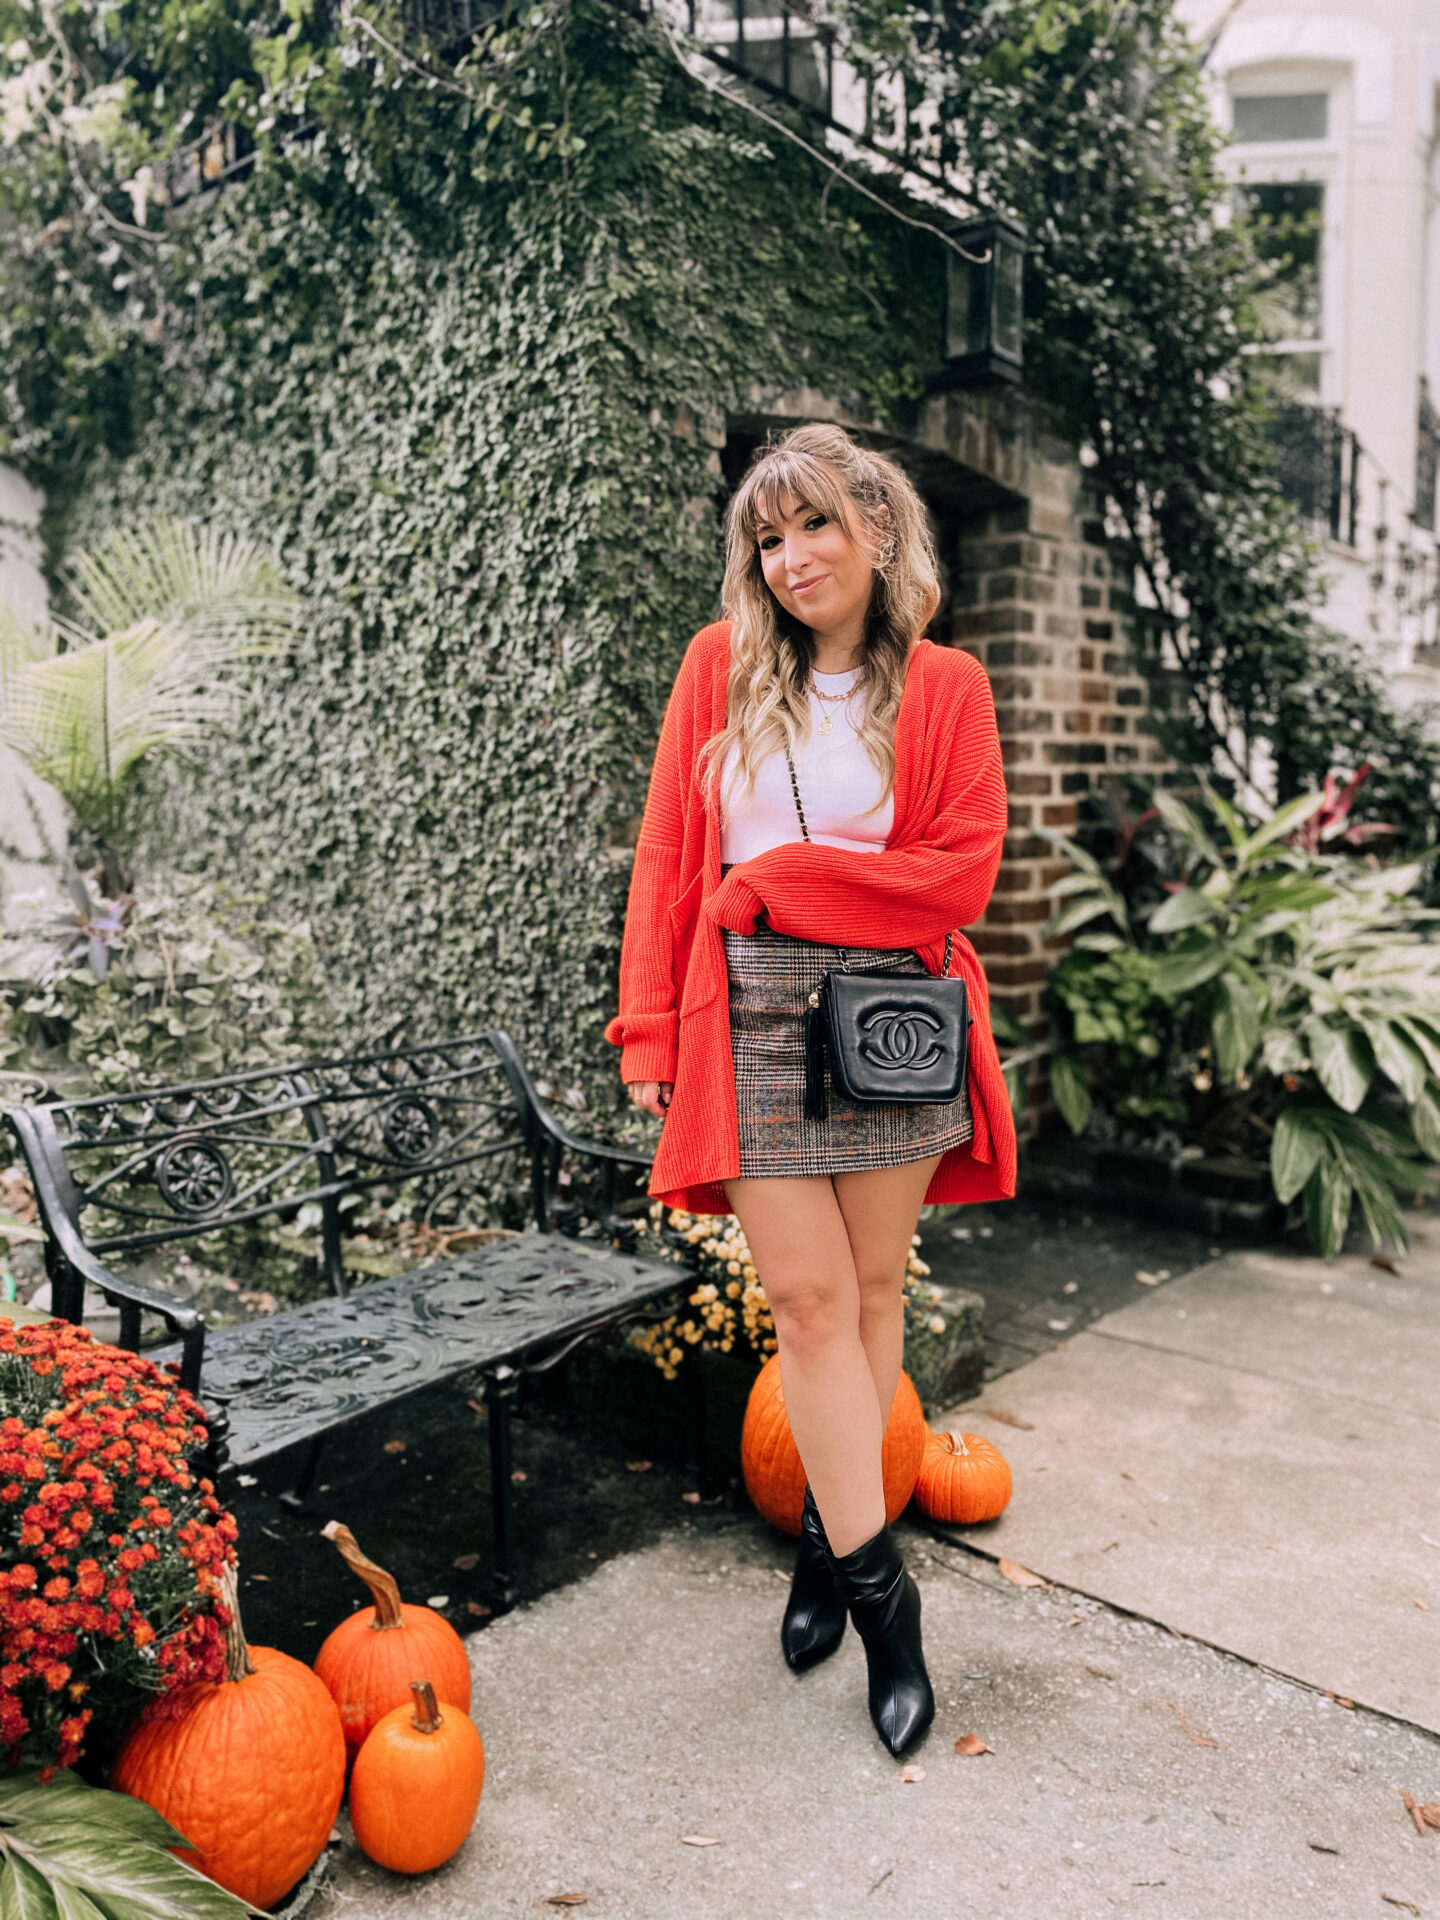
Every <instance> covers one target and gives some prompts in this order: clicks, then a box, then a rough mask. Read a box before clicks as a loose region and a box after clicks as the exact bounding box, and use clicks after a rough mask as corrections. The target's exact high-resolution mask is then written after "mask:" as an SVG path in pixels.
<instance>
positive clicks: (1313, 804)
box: [1236, 793, 1325, 867]
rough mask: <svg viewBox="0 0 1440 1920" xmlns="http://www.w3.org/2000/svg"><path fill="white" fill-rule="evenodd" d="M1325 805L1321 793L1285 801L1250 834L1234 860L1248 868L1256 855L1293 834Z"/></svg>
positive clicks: (1306, 794) (1302, 795)
mask: <svg viewBox="0 0 1440 1920" xmlns="http://www.w3.org/2000/svg"><path fill="white" fill-rule="evenodd" d="M1324 804H1325V796H1324V794H1323V793H1302V794H1300V795H1299V797H1298V798H1297V799H1294V800H1290V801H1287V802H1286V804H1285V805H1284V806H1283V807H1278V808H1277V809H1276V810H1275V812H1274V813H1272V814H1271V816H1270V818H1269V819H1268V820H1267V821H1266V822H1265V824H1264V826H1263V827H1261V828H1259V829H1258V831H1256V832H1255V833H1252V834H1251V835H1250V837H1249V839H1248V840H1246V841H1245V843H1244V845H1243V846H1242V847H1241V848H1240V850H1239V852H1238V854H1237V855H1236V859H1237V860H1238V861H1239V863H1240V865H1241V866H1242V867H1248V866H1249V864H1250V862H1251V861H1252V860H1253V859H1254V858H1255V856H1256V854H1257V853H1261V852H1263V850H1264V849H1265V848H1266V847H1268V846H1272V845H1273V844H1274V843H1275V841H1277V840H1284V839H1286V838H1287V837H1288V836H1289V835H1290V834H1292V833H1294V831H1295V829H1296V828H1297V827H1303V826H1304V824H1305V822H1306V821H1307V820H1309V819H1310V818H1311V817H1312V816H1313V815H1315V814H1317V813H1318V812H1319V811H1320V809H1321V807H1323V806H1324Z"/></svg>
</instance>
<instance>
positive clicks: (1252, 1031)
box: [1210, 973, 1260, 1080]
mask: <svg viewBox="0 0 1440 1920" xmlns="http://www.w3.org/2000/svg"><path fill="white" fill-rule="evenodd" d="M1210 1033H1211V1037H1212V1038H1213V1040H1214V1042H1215V1065H1216V1067H1217V1068H1218V1069H1219V1072H1220V1077H1221V1079H1222V1080H1233V1079H1234V1078H1235V1076H1236V1074H1237V1073H1243V1072H1244V1071H1245V1068H1246V1067H1247V1066H1248V1065H1249V1064H1250V1056H1251V1055H1252V1054H1253V1053H1254V1051H1255V1048H1256V1045H1257V1043H1258V1042H1259V1039H1260V1002H1259V1001H1258V1000H1257V999H1256V997H1255V995H1254V994H1253V993H1252V992H1251V990H1250V988H1249V987H1248V986H1247V985H1246V984H1245V982H1244V981H1243V980H1241V979H1240V978H1239V977H1238V976H1237V975H1235V974H1233V973H1229V974H1224V975H1222V977H1221V979H1220V980H1219V982H1218V983H1217V992H1216V1002H1215V1011H1214V1013H1213V1015H1212V1016H1211V1020H1210Z"/></svg>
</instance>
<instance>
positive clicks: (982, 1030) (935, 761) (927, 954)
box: [605, 621, 1015, 1213]
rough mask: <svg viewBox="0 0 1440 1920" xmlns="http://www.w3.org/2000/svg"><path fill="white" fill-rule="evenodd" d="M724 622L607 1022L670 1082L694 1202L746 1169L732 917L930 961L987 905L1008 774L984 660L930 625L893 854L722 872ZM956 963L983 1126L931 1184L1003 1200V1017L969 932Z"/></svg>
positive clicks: (682, 1184)
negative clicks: (713, 757) (711, 764)
mask: <svg viewBox="0 0 1440 1920" xmlns="http://www.w3.org/2000/svg"><path fill="white" fill-rule="evenodd" d="M729 660H730V627H729V624H728V622H724V621H722V622H720V623H718V624H716V625H714V626H709V627H704V628H702V629H701V631H700V632H699V633H697V634H696V636H695V638H694V639H693V640H692V641H691V642H690V645H689V647H688V649H687V650H686V654H685V658H684V660H683V661H682V663H681V666H680V671H679V673H678V675H677V676H676V680H675V686H674V690H673V692H672V693H671V695H670V703H669V705H668V707H667V708H666V710H665V720H664V724H663V725H662V727H661V730H660V744H659V747H658V749H657V750H656V754H655V766H654V771H653V772H652V774H651V777H650V792H649V796H648V798H647V800H646V802H645V817H644V821H643V823H642V825H641V828H640V839H639V844H638V845H637V847H636V849H635V865H634V869H633V872H632V874H631V879H630V901H629V907H628V911H627V914H626V920H625V937H624V942H623V945H622V948H621V954H620V1012H619V1014H618V1016H617V1017H616V1018H615V1019H614V1020H612V1021H611V1022H610V1024H609V1026H608V1027H607V1028H606V1029H605V1037H606V1038H607V1039H608V1040H610V1041H612V1042H613V1043H614V1044H615V1045H616V1046H618V1047H619V1048H620V1049H621V1054H620V1073H621V1077H622V1079H624V1080H625V1081H626V1083H627V1084H629V1083H631V1082H633V1081H637V1080H669V1081H672V1082H673V1083H674V1088H675V1091H674V1094H673V1096H672V1099H671V1102H670V1108H669V1111H668V1112H667V1114H666V1116H665V1121H664V1125H663V1127H662V1129H661V1134H660V1147H659V1151H658V1152H657V1153H656V1156H655V1165H654V1168H653V1170H652V1172H651V1178H650V1192H651V1193H652V1194H653V1195H655V1196H656V1197H657V1198H659V1199H661V1200H663V1201H665V1202H666V1204H667V1205H669V1206H674V1207H684V1208H686V1209H688V1210H689V1211H690V1212H692V1213H725V1212H728V1211H729V1207H728V1203H727V1201H726V1198H725V1194H724V1191H723V1188H722V1187H721V1184H720V1183H721V1182H722V1181H724V1180H730V1179H734V1178H736V1177H737V1176H738V1174H739V1172H740V1149H739V1131H738V1122H737V1119H736V1110H735V1073H734V1065H733V1061H732V1057H731V1052H730V1014H729V999H728V994H727V991H726V986H727V975H726V969H725V949H724V944H723V942H722V940H721V936H720V929H721V928H722V927H729V928H731V929H732V930H733V931H734V932H736V933H753V932H754V931H755V923H756V918H757V916H758V915H759V913H760V912H761V910H762V909H763V910H764V913H765V915H766V918H767V920H768V922H769V924H770V925H771V926H772V927H773V928H774V929H775V930H776V931H777V932H778V933H788V934H792V935H796V936H798V937H800V938H802V939H807V940H823V941H828V942H832V943H834V944H836V945H842V946H855V947H913V948H914V949H915V950H916V952H918V953H919V955H920V957H921V959H922V960H923V961H924V963H925V965H926V967H927V968H928V969H929V971H930V972H931V973H939V971H940V968H941V966H942V964H943V960H944V952H945V935H946V933H947V931H949V930H951V929H957V930H958V929H959V928H960V927H964V926H968V925H970V923H971V922H972V921H974V920H977V919H978V918H979V917H980V915H981V914H982V913H983V912H984V910H985V904H986V902H987V901H988V900H989V898H990V891H991V888H992V887H993V886H994V884H995V874H996V871H997V869H998V867H999V865H1000V850H1001V842H1002V840H1003V837H1004V833H1005V823H1006V799H1005V778H1004V772H1003V769H1002V766H1001V760H1000V739H999V735H998V733H997V731H996V727H995V706H994V702H993V700H992V698H991V694H990V683H989V681H988V680H987V678H986V676H985V669H984V668H983V667H982V666H981V665H980V664H979V662H978V661H977V660H975V659H974V658H972V656H971V655H969V654H968V653H960V652H957V651H955V650H953V649H951V648H948V647H937V646H935V645H934V644H933V643H932V642H931V641H929V640H922V641H920V643H919V645H918V646H917V647H916V649H915V651H914V652H913V653H912V655H911V657H910V663H909V666H908V668H907V671H906V678H905V689H904V694H903V697H902V699H901V702H900V711H899V714H898V716H897V719H896V723H895V821H894V826H893V828H892V830H891V834H890V839H889V843H888V845H887V846H886V848H885V850H884V852H883V853H852V852H847V851H846V850H844V849H843V848H840V847H824V846H815V845H807V844H806V843H805V842H803V841H794V842H792V843H790V844H787V845H785V846H781V847H772V848H771V849H770V850H769V851H768V852H767V853H762V854H758V855H757V856H756V857H755V859H753V860H745V861H742V862H740V863H739V864H738V865H736V866H733V867H732V868H731V869H730V872H729V873H728V874H727V875H726V876H725V878H724V879H723V880H722V879H721V877H720V821H719V816H718V814H717V812H716V809H715V807H714V806H713V805H707V804H706V802H705V799H704V796H703V794H702V792H701V788H700V783H699V779H698V773H697V757H698V755H699V752H700V749H701V747H702V746H703V745H704V744H705V742H706V741H707V740H709V739H710V738H711V737H712V736H713V735H714V734H716V733H718V732H719V731H720V729H721V728H722V727H723V726H724V724H725V693H726V675H727V671H728V668H729ZM954 952H955V959H954V962H953V963H952V966H953V970H954V971H956V972H958V973H960V974H961V975H962V976H963V977H964V979H965V981H966V984H967V986H968V988H969V1001H970V1011H971V1017H972V1019H973V1021H974V1025H973V1026H972V1028H971V1032H970V1096H971V1109H972V1113H973V1117H974V1132H973V1135H972V1138H971V1139H970V1141H969V1142H968V1143H967V1144H966V1145H965V1146H963V1147H956V1148H955V1149H953V1150H952V1151H951V1152H950V1153H947V1154H946V1155H945V1157H944V1159H943V1160H942V1161H941V1163H940V1165H939V1167H938V1168H937V1170H936V1173H935V1177H934V1179H933V1180H932V1181H931V1183H930V1189H929V1192H928V1193H927V1195H926V1199H927V1200H931V1201H955V1200H1001V1199H1009V1198H1010V1196H1011V1195H1012V1194H1013V1193H1014V1191H1015V1127H1014V1123H1013V1121H1012V1119H1011V1114H1010V1101H1009V1096H1008V1094H1007V1092H1006V1088H1005V1081H1004V1076H1003V1075H1002V1074H1001V1071H1000V1061H999V1057H998V1056H997V1054H996V1052H995V1042H994V1039H993V1038H992V1036H991V1032H990V997H989V992H988V989H987V987H986V982H985V975H984V973H983V971H982V970H981V967H980V962H979V960H978V959H977V958H976V955H975V949H974V948H973V947H972V946H971V944H970V942H969V941H968V940H967V939H965V937H964V936H963V935H962V934H960V933H959V932H958V931H957V933H956V939H955V949H954Z"/></svg>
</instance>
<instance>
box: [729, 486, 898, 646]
mask: <svg viewBox="0 0 1440 1920" xmlns="http://www.w3.org/2000/svg"><path fill="white" fill-rule="evenodd" d="M771 513H772V514H774V515H778V519H771V520H767V519H764V518H762V519H761V521H760V524H759V526H758V527H757V529H756V534H755V538H756V542H757V544H758V546H759V548H760V566H761V569H762V571H763V573H764V575H765V584H766V586H767V587H769V589H770V591H771V592H772V593H773V594H774V596H775V598H776V599H777V600H778V601H779V602H780V604H781V606H782V607H784V609H785V611H786V612H787V613H789V614H793V615H794V617H795V619H797V620H799V621H800V622H801V623H802V625H804V626H807V627H809V628H810V630H811V632H812V633H816V634H828V633H837V632H840V631H842V630H844V629H846V628H848V627H853V626H855V625H857V624H858V623H860V622H861V621H863V619H864V614H865V609H866V607H867V606H868V605H869V604H870V590H871V586H872V584H873V582H874V574H873V572H872V571H871V567H870V562H869V560H868V559H867V558H866V557H865V555H864V554H863V553H862V552H861V551H860V549H859V548H858V547H857V546H856V545H855V543H854V542H853V541H852V540H851V538H850V536H849V534H847V533H846V531H845V529H844V527H842V526H841V525H840V523H839V521H838V520H831V519H828V518H827V517H826V516H825V514H823V513H821V512H820V510H819V509H818V508H816V507H812V506H811V505H810V504H809V502H808V501H806V500H797V499H796V498H795V497H794V496H793V495H789V494H786V495H782V497H781V498H780V499H779V500H777V501H776V502H775V504H774V505H773V506H772V508H771Z"/></svg>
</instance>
